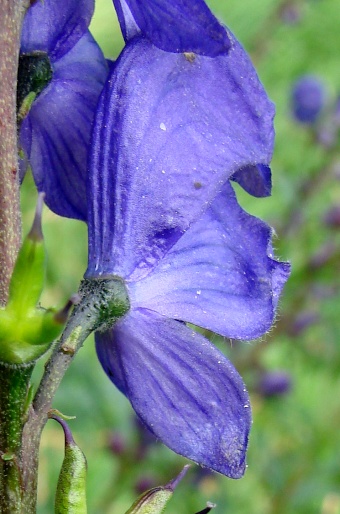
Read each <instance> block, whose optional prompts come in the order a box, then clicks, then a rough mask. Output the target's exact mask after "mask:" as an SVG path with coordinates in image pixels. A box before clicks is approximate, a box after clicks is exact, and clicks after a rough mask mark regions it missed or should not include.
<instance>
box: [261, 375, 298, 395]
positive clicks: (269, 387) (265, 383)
mask: <svg viewBox="0 0 340 514" xmlns="http://www.w3.org/2000/svg"><path fill="white" fill-rule="evenodd" d="M291 387H292V378H291V376H290V374H289V373H287V372H286V371H270V372H267V373H265V374H264V375H263V376H262V377H261V380H260V382H259V385H258V391H259V393H260V394H262V396H267V397H270V396H281V395H283V394H286V393H288V392H289V391H290V390H291Z"/></svg>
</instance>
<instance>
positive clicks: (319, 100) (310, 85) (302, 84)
mask: <svg viewBox="0 0 340 514" xmlns="http://www.w3.org/2000/svg"><path fill="white" fill-rule="evenodd" d="M325 97H326V95H325V88H324V85H323V83H322V82H321V80H320V79H319V78H318V77H314V76H311V75H306V76H305V77H302V78H301V79H300V80H298V81H297V82H296V83H295V84H294V87H293V91H292V111H293V115H294V117H295V118H296V120H297V121H299V122H300V123H305V124H309V125H312V124H313V123H315V122H316V121H317V118H318V117H319V115H320V113H321V111H322V109H323V107H324V105H325Z"/></svg>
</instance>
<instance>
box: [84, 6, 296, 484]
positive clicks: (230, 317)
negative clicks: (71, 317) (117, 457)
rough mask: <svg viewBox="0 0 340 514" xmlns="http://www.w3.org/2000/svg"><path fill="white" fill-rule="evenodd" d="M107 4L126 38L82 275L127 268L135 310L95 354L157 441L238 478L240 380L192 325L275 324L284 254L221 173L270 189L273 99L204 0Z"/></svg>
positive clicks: (103, 139) (242, 410)
mask: <svg viewBox="0 0 340 514" xmlns="http://www.w3.org/2000/svg"><path fill="white" fill-rule="evenodd" d="M193 4H194V5H195V7H193ZM115 5H116V8H117V11H118V15H119V18H120V22H121V25H122V29H123V33H124V35H125V38H126V41H127V44H126V47H125V49H124V50H123V52H122V54H121V55H120V57H119V59H118V60H117V62H116V63H115V65H114V66H113V68H112V71H111V73H110V76H109V79H108V81H107V83H106V86H105V87H104V90H103V94H102V95H101V98H100V101H99V104H98V109H97V114H96V119H95V124H94V133H93V139H92V149H91V158H90V166H89V182H88V207H89V214H88V231H89V264H88V270H87V273H86V278H87V279H89V280H91V279H93V280H97V279H98V278H99V277H103V278H108V277H112V278H115V277H117V276H118V277H120V278H121V279H122V280H123V281H124V284H125V288H126V291H127V294H128V297H129V303H130V307H129V310H128V312H127V313H126V314H125V315H124V316H123V317H122V318H121V319H120V320H119V321H118V322H117V323H116V324H115V325H114V327H113V328H111V329H109V330H104V331H102V332H100V331H99V332H97V334H96V349H97V354H98V357H99V360H100V362H101V364H102V366H103V368H104V370H105V371H106V373H107V374H108V376H109V377H110V379H111V380H112V381H113V382H114V384H115V385H116V386H117V387H118V388H119V389H120V390H121V391H122V392H123V393H124V394H125V395H126V396H127V397H128V399H129V400H130V402H131V404H132V406H133V408H134V409H135V411H136V413H137V414H138V416H139V417H140V418H141V419H142V421H143V422H144V423H145V424H146V425H147V427H148V428H149V430H151V431H152V432H153V433H154V435H155V436H156V437H158V438H160V439H161V440H162V441H163V442H164V443H165V444H166V445H168V446H169V447H170V448H172V449H173V450H174V451H175V452H177V453H180V454H181V455H184V456H186V457H188V458H190V459H192V460H194V461H195V462H198V463H200V464H202V465H204V466H207V467H209V468H211V469H213V470H216V471H219V472H221V473H223V474H225V475H228V476H230V477H233V478H239V477H241V476H242V475H243V473H244V470H245V455H246V450H247V443H248V433H249V429H250V424H251V412H250V404H249V397H248V394H247V391H246V388H245V386H244V383H243V381H242V379H241V377H240V375H239V374H238V373H237V371H236V369H235V368H234V367H233V365H232V364H231V363H230V362H229V360H228V359H227V358H226V357H225V356H224V355H223V354H222V353H221V352H220V351H219V350H217V349H216V348H215V347H214V345H213V344H212V343H211V342H210V341H209V340H208V339H207V338H205V337H204V336H203V335H201V334H199V333H198V332H196V331H194V330H192V329H191V328H189V327H188V326H187V325H186V323H191V324H194V325H198V326H199V327H201V328H203V329H206V330H209V331H213V332H215V333H217V334H220V335H221V336H223V337H230V338H237V339H253V338H256V337H259V336H261V335H262V334H264V333H265V332H266V331H268V330H269V328H270V326H271V324H272V322H273V319H274V316H275V310H276V307H277V302H278V298H279V295H280V292H281V289H282V286H283V284H284V282H285V281H286V279H287V277H288V274H289V265H288V264H286V263H280V262H278V261H276V260H275V259H274V257H273V251H272V246H271V229H270V228H269V227H268V226H267V225H266V224H265V223H263V222H262V221H260V220H258V219H257V218H254V217H253V216H250V215H249V214H247V213H246V212H244V211H243V210H242V209H241V208H240V206H239V205H238V202H237V200H236V197H235V193H234V191H233V188H232V186H231V184H230V180H235V181H237V182H238V183H239V184H240V185H241V186H242V187H244V188H245V189H246V190H247V191H248V192H249V193H250V194H254V195H255V196H265V195H267V194H269V192H270V185H271V184H270V169H269V163H270V159H271V155H272V147H273V125H272V119H273V114H274V111H273V106H272V104H271V102H270V101H269V100H268V98H267V95H266V93H265V91H264V90H263V87H262V85H261V84H260V82H259V80H258V77H257V75H256V72H255V70H254V69H253V66H252V64H251V62H250V60H249V58H248V56H247V55H246V53H245V52H244V50H243V49H242V47H241V46H240V44H239V43H238V42H237V40H236V39H235V38H234V36H233V35H232V34H231V33H229V32H225V31H224V29H223V27H222V26H221V25H220V24H219V23H218V22H217V20H216V19H215V18H214V17H213V15H212V14H211V13H210V11H208V10H207V7H206V6H205V4H204V3H203V2H200V1H199V2H198V1H197V2H195V3H190V2H187V1H185V0H177V1H174V2H171V7H170V3H169V2H164V1H161V0H145V1H143V2H136V1H133V0H126V1H123V0H122V1H120V2H119V1H117V2H115ZM175 14H176V16H175ZM187 15H188V16H189V18H188V20H187V23H185V17H186V16H187ZM172 16H175V17H173V18H172ZM186 26H187V27H189V29H188V31H187V30H186ZM195 27H197V30H196V28H195ZM205 29H206V30H205ZM222 30H223V34H222ZM199 35H201V37H199Z"/></svg>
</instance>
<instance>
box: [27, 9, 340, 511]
mask: <svg viewBox="0 0 340 514" xmlns="http://www.w3.org/2000/svg"><path fill="white" fill-rule="evenodd" d="M169 1H170V0H169ZM208 3H209V5H210V6H211V8H212V9H213V10H214V12H215V13H216V14H217V16H219V17H220V18H221V19H222V20H223V21H224V22H225V23H226V24H227V25H228V26H229V27H230V28H231V30H232V31H233V32H234V33H235V34H236V36H237V37H238V39H239V40H240V41H241V42H242V44H243V45H244V46H245V48H246V49H247V50H248V51H249V52H250V54H251V57H252V59H253V61H254V63H255V65H256V68H257V70H258V73H259V75H260V78H261V80H262V81H263V83H264V85H265V87H266V89H267V91H268V93H269V95H270V97H271V98H272V99H273V101H274V102H275V104H276V107H277V116H276V133H277V138H276V148H275V156H274V160H273V165H272V171H273V195H272V197H271V198H265V199H252V198H250V197H249V196H248V195H246V194H244V193H242V192H241V191H240V190H239V189H237V192H238V196H239V200H240V202H241V203H242V205H243V206H244V207H245V208H246V209H247V210H248V211H250V212H252V213H254V214H255V215H257V216H259V217H261V218H263V219H265V220H266V221H267V222H268V223H269V224H271V225H272V226H273V227H274V229H275V231H276V233H277V234H278V237H277V238H275V247H276V251H277V255H278V256H279V257H280V258H282V259H284V260H290V261H291V263H292V269H293V271H292V276H291V279H290V281H289V283H288V284H287V286H286V288H285V292H284V295H283V298H282V300H281V304H280V309H279V315H278V319H277V322H276V326H275V328H273V329H272V331H271V332H270V333H269V334H268V335H267V336H266V337H264V338H263V339H262V340H261V341H256V342H252V343H240V342H232V344H231V342H230V341H228V340H221V339H220V338H217V337H216V336H213V342H215V343H216V344H217V345H218V346H219V347H220V348H221V349H222V350H223V351H224V352H225V353H226V354H227V355H228V357H229V358H230V359H231V360H232V361H233V362H234V363H235V365H236V367H237V368H238V369H239V371H240V372H241V374H242V376H243V378H244V380H245V382H246V384H247V386H248V388H249V391H250V393H251V397H252V407H253V415H254V424H253V429H252V433H251V439H250V447H249V453H248V469H247V472H246V474H245V477H244V478H242V479H241V480H237V481H233V480H230V479H227V478H225V477H222V476H219V475H217V474H211V473H207V472H205V471H204V470H203V469H201V468H199V467H197V466H195V465H194V464H193V465H192V467H191V470H190V471H189V473H188V475H187V476H186V478H185V479H184V480H183V482H182V483H181V484H180V486H179V487H178V490H177V491H176V494H175V495H174V498H173V499H172V500H171V503H170V504H169V506H168V509H167V512H169V513H173V514H193V513H195V512H197V511H199V510H201V509H203V508H204V506H205V503H206V501H207V500H210V501H212V502H215V503H217V508H216V509H215V510H214V513H216V514H228V513H231V514H248V513H249V514H295V513H297V514H314V513H315V514H339V513H340V430H339V428H340V376H339V369H340V304H339V301H340V269H339V267H340V266H339V262H340V260H339V258H340V156H339V148H340V140H339V134H338V133H337V131H336V128H337V127H336V126H335V121H334V115H333V110H334V105H335V101H336V98H337V95H338V94H340V35H339V21H340V1H339V0H314V1H313V0H309V1H308V0H304V1H303V0H301V1H293V0H292V1H279V0H256V1H255V2H254V1H253V0H243V1H242V2H240V0H211V1H210V2H208ZM91 30H92V32H93V34H94V35H95V37H96V38H97V40H98V41H99V43H100V44H101V46H102V48H103V50H104V53H105V55H106V56H107V57H109V58H111V59H112V58H115V57H116V56H117V55H118V54H119V51H120V49H121V48H122V46H123V41H122V38H121V35H120V31H119V26H118V22H117V19H116V16H115V12H114V10H113V8H112V2H111V0H97V4H96V12H95V16H94V19H93V22H92V25H91ZM305 74H313V75H316V76H318V77H319V78H320V80H321V81H323V83H324V86H325V88H326V91H327V105H326V107H325V109H324V112H323V114H322V115H321V117H320V119H319V121H318V123H317V125H316V126H313V127H308V126H304V125H301V124H299V123H297V122H296V121H295V120H294V119H293V117H292V115H291V112H290V93H291V88H292V85H293V83H294V81H295V80H296V79H298V78H299V77H301V76H303V75H305ZM338 121H339V120H338ZM330 136H332V137H330ZM321 139H322V140H323V143H322V141H320V140H321ZM326 139H327V142H325V141H326ZM35 201H36V193H35V189H34V185H33V183H32V180H31V179H30V177H28V178H26V179H25V182H24V186H23V194H22V207H23V216H24V229H25V231H27V228H28V226H29V224H30V223H31V220H32V216H33V209H34V204H35ZM44 230H45V235H46V244H47V248H48V252H49V265H48V284H47V288H46V291H45V293H44V297H43V305H46V306H49V305H51V304H54V305H62V304H63V302H64V301H65V299H66V298H67V297H68V296H69V295H71V294H72V293H74V292H75V291H76V290H77V288H78V284H79V281H80V279H81V277H82V274H83V273H84V270H85V268H86V229H85V226H83V225H82V224H81V223H79V222H75V221H71V220H64V219H60V218H58V217H57V216H56V215H54V214H52V213H51V212H48V209H45V213H44ZM42 365H43V363H41V365H40V368H39V369H40V372H41V370H42ZM278 371H279V372H281V373H284V375H283V376H284V378H285V380H286V382H289V384H290V390H289V391H287V392H286V393H285V394H279V393H280V392H279V391H277V394H274V393H275V389H273V387H272V389H271V390H270V391H264V390H263V388H264V386H263V384H262V386H261V381H263V380H264V378H266V379H268V373H269V374H270V375H269V377H270V378H271V379H272V380H273V377H274V379H275V377H276V379H277V375H276V373H277V372H278ZM272 373H274V375H272ZM38 375H39V370H37V373H36V376H35V383H37V380H38ZM280 376H281V377H282V375H280ZM268 393H271V394H270V395H269V394H268ZM54 407H55V408H57V409H59V410H60V411H62V412H63V413H65V414H68V415H75V416H76V420H74V421H71V422H70V426H71V429H72V431H73V433H74V437H75V439H76V441H77V442H78V443H79V445H80V446H81V447H82V449H83V451H84V452H85V454H86V456H87V459H88V465H89V469H88V501H89V512H90V514H94V513H95V514H97V513H98V514H123V513H124V512H125V511H126V510H127V508H128V507H129V506H130V504H131V503H132V502H133V500H134V498H135V497H136V495H137V494H138V493H139V492H141V490H143V489H145V488H148V487H150V486H153V485H159V484H164V483H166V482H167V481H169V480H170V479H171V478H173V477H174V476H175V475H176V474H177V473H178V472H179V470H180V469H181V468H182V466H183V464H184V463H185V462H186V461H185V459H182V458H181V457H178V456H177V455H175V454H173V453H172V452H171V451H170V450H168V449H167V448H165V447H164V446H163V445H162V444H161V443H159V442H155V441H152V442H150V441H149V439H148V437H147V436H146V434H145V433H142V432H141V430H140V428H139V427H137V425H136V422H135V420H134V416H133V412H132V409H131V407H130V405H129V403H128V402H127V401H126V400H125V398H124V397H123V396H122V395H120V393H118V392H117V391H116V390H115V388H114V386H113V385H112V384H111V382H110V381H109V380H108V379H107V377H106V375H105V374H104V372H103V371H102V370H101V368H100V366H99V364H98V362H97V359H96V356H95V351H94V345H93V340H92V339H89V340H88V341H87V342H86V344H85V346H84V349H82V350H81V351H80V353H79V355H78V356H77V358H76V359H75V361H74V363H73V364H72V366H71V368H70V369H69V371H68V373H67V375H66V377H65V379H64V381H63V383H62V386H61V388H60V390H59V392H58V395H57V397H56V399H55V402H54ZM62 457H63V436H62V432H61V429H60V427H59V426H58V425H57V424H56V423H55V422H54V421H49V423H48V426H47V428H46V429H45V431H44V435H43V440H42V445H41V463H40V475H39V476H40V478H39V481H40V482H39V510H38V512H39V514H50V513H51V512H52V511H53V496H54V489H55V484H56V481H57V475H58V472H59V467H60V464H61V461H62Z"/></svg>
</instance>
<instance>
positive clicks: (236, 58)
mask: <svg viewBox="0 0 340 514" xmlns="http://www.w3.org/2000/svg"><path fill="white" fill-rule="evenodd" d="M272 118H273V107H272V104H271V103H270V102H269V100H268V98H267V96H266V94H265V92H264V90H263V88H262V86H261V84H260V82H259V80H258V78H257V76H256V72H255V70H254V68H253V66H252V64H251V62H250V61H249V59H248V57H247V55H246V53H245V52H244V50H243V49H242V48H241V46H240V45H239V44H238V43H237V41H236V40H235V41H234V44H233V48H232V50H231V51H230V52H229V54H228V55H227V56H221V57H216V58H214V59H211V58H209V57H201V56H196V57H195V58H194V59H193V60H192V59H191V58H190V59H188V58H187V57H186V56H184V55H182V54H172V53H167V52H163V51H162V50H159V49H157V48H156V47H154V46H153V45H151V44H150V43H149V42H147V41H146V40H144V39H142V38H141V39H138V38H137V39H136V38H135V39H133V40H132V41H131V42H130V43H128V45H127V46H126V48H125V50H124V51H123V53H122V55H121V57H120V59H119V60H118V61H117V64H116V66H115V68H114V70H113V73H112V74H111V76H110V79H109V80H108V82H107V84H106V87H105V88H104V93H103V95H102V96H101V100H100V103H99V108H98V115H97V119H96V122H95V127H94V138H93V145H92V160H91V163H90V183H89V195H90V197H89V198H90V215H89V243H90V257H89V268H88V272H87V276H91V275H94V276H96V275H100V274H114V273H116V274H118V275H120V276H122V277H128V276H131V277H133V278H136V277H137V276H143V275H145V274H147V273H148V272H149V271H150V269H152V268H153V267H154V266H155V265H156V264H157V262H158V260H159V259H160V258H161V257H162V255H164V253H165V252H166V251H168V250H169V248H171V246H172V245H173V244H175V242H176V241H177V240H178V239H179V238H180V237H181V235H182V234H183V233H184V232H185V230H187V228H188V227H189V225H190V224H191V223H192V222H193V221H194V220H196V219H197V218H199V217H200V216H201V215H202V213H203V212H204V210H205V209H206V207H207V206H208V204H209V203H210V202H211V201H212V199H213V198H214V197H215V196H216V194H217V193H218V191H219V190H220V189H221V186H222V185H223V184H224V183H225V182H226V181H227V179H228V178H229V177H230V176H231V175H232V174H233V173H235V172H236V171H237V170H238V169H240V168H243V167H244V166H249V165H255V164H257V163H258V162H261V163H263V164H266V163H269V161H270V158H271V154H272V145H273V126H272Z"/></svg>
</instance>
